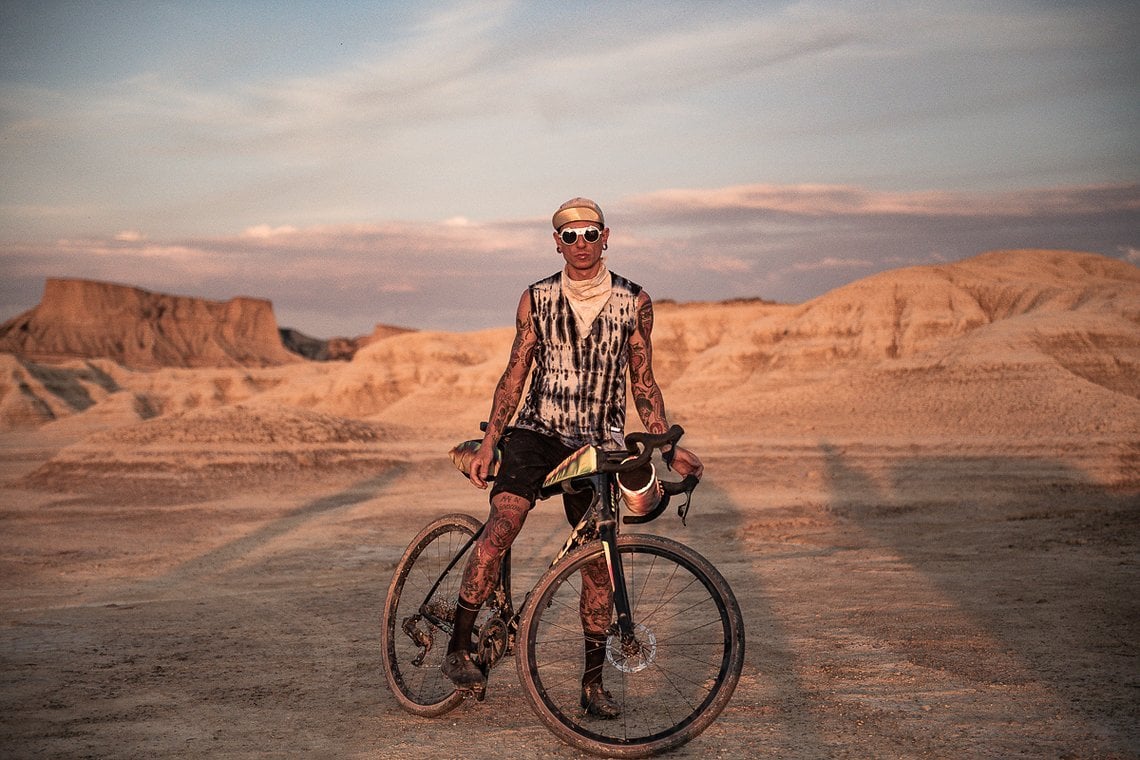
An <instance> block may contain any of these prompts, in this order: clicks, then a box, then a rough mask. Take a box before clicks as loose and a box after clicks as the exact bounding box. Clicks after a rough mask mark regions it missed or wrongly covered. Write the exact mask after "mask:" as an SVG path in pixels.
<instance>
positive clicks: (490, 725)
mask: <svg viewBox="0 0 1140 760" xmlns="http://www.w3.org/2000/svg"><path fill="white" fill-rule="evenodd" d="M942 274H945V273H940V272H932V271H930V270H926V269H924V270H922V271H917V272H916V271H911V270H902V271H900V272H898V273H895V274H894V275H893V276H891V277H883V278H874V279H872V280H869V281H861V282H860V283H855V284H854V285H853V286H851V287H850V288H848V289H844V290H843V291H842V292H840V291H835V292H833V293H832V294H828V296H824V297H822V298H821V299H819V300H818V302H815V303H809V304H804V305H800V306H795V307H793V306H781V305H773V304H766V303H763V302H742V303H731V304H712V305H703V304H701V305H685V304H662V305H660V307H659V309H658V325H657V328H656V330H655V348H656V350H657V352H658V355H659V361H658V366H659V373H658V374H659V376H660V380H661V382H662V385H663V387H664V391H665V396H666V401H667V403H668V405H669V408H670V410H671V416H672V417H673V419H674V421H677V422H680V423H681V424H682V425H683V426H685V428H686V429H687V431H688V434H687V436H686V442H687V444H688V445H689V446H690V447H691V448H693V449H694V450H695V451H697V452H698V453H699V454H700V455H701V457H702V459H703V460H704V462H705V464H706V477H705V479H704V481H703V482H702V484H701V486H700V487H699V488H698V490H697V492H696V494H695V498H694V507H693V509H692V511H691V512H690V516H689V520H688V525H687V526H682V525H681V523H680V521H679V520H678V519H677V517H676V515H675V514H671V513H667V514H665V515H663V516H662V517H661V518H659V519H658V520H656V521H655V522H653V523H651V524H649V525H648V526H643V527H640V528H638V530H641V531H645V532H654V533H660V534H663V535H667V536H669V537H672V538H674V539H677V540H681V541H683V542H685V543H687V544H689V545H690V546H692V547H694V548H695V549H697V550H698V551H699V552H701V553H702V554H704V555H705V556H707V557H708V558H710V559H711V560H712V561H713V562H714V563H715V564H716V565H717V567H718V568H719V569H720V570H721V572H722V573H723V574H724V575H725V577H726V578H727V579H728V581H729V582H730V583H731V585H732V587H733V589H734V590H735V593H736V595H737V598H738V600H739V602H740V605H741V608H742V610H743V613H744V619H745V626H746V634H747V657H746V662H745V667H744V673H743V676H742V678H741V681H740V684H739V686H738V688H737V690H736V693H735V696H734V697H733V699H732V701H731V703H730V704H729V706H728V707H727V708H726V710H725V711H724V712H723V713H722V714H721V716H720V718H719V719H718V720H717V721H716V722H715V723H714V724H713V725H712V727H710V728H709V729H708V730H707V731H706V732H704V733H703V734H702V735H701V736H699V737H697V738H696V739H695V740H693V741H692V742H690V743H689V744H687V745H685V746H684V747H682V748H680V749H678V750H676V751H674V752H672V753H670V754H669V756H671V757H678V758H705V757H709V758H712V757H725V758H728V757H760V756H763V757H780V758H785V757H786V758H837V757H851V758H867V757H891V758H896V757H897V758H920V757H921V758H929V757H934V758H962V757H985V758H1011V757H1032V758H1038V757H1050V758H1053V757H1055V758H1137V757H1140V720H1138V715H1140V709H1138V707H1140V658H1138V654H1140V652H1138V650H1140V596H1138V595H1137V593H1136V589H1137V588H1138V587H1140V560H1138V557H1140V554H1138V549H1140V380H1138V379H1137V378H1138V377H1140V271H1138V270H1136V269H1135V267H1129V266H1128V265H1125V264H1120V265H1119V266H1117V265H1116V264H1115V263H1114V264H1111V265H1109V264H1107V263H1105V261H1104V260H1103V259H1101V258H1100V257H1090V256H1089V255H1086V254H1065V255H1055V256H1050V257H1045V256H1044V255H1043V254H1041V255H1038V254H1031V253H1028V252H1018V253H1015V254H1009V255H1004V256H997V257H991V258H981V259H977V260H971V261H969V262H966V263H965V264H963V265H962V266H960V267H958V268H954V267H949V268H948V274H947V275H946V276H945V277H942V278H941V279H939V278H940V277H941V275H942ZM971 278H973V279H971ZM946 282H950V283H951V285H948V286H945V288H943V285H939V283H946ZM971 283H974V284H971ZM978 283H981V284H978ZM939 288H943V289H942V290H939ZM946 288H950V289H949V290H947V289H946ZM962 292H966V293H968V294H971V295H970V298H972V299H973V301H972V303H973V304H974V306H975V307H976V310H975V311H971V310H970V309H969V308H967V306H966V305H964V304H965V303H966V301H968V300H969V298H966V297H965V296H962V295H961V294H962ZM900 293H901V294H904V295H900ZM955 299H959V300H957V301H956V300H955ZM852 304H857V305H858V307H857V308H856V307H853V306H852ZM880 307H881V308H880ZM979 314H980V315H981V316H979ZM853 326H857V327H858V329H855V327H853ZM510 337H511V333H510V330H509V329H504V330H492V331H486V332H482V333H473V334H467V335H459V334H440V333H406V334H399V335H394V336H392V337H390V338H386V339H384V340H380V341H378V342H375V343H373V344H371V345H368V346H366V347H365V348H363V349H361V350H360V352H359V353H357V355H356V356H355V357H354V358H353V360H352V361H351V362H339V363H316V362H299V363H289V364H284V365H279V366H267V367H258V368H250V367H244V368H242V367H239V368H234V367H223V368H202V367H197V368H159V369H154V368H149V369H131V368H128V367H125V366H123V365H122V364H119V363H117V362H114V361H111V360H109V359H91V358H87V359H72V360H68V361H59V362H54V363H44V362H42V361H41V360H39V359H37V360H35V361H33V360H31V359H29V358H27V357H26V356H20V355H19V354H18V353H11V354H7V355H0V360H3V361H5V362H6V363H5V364H4V369H5V377H6V378H7V380H6V382H7V385H2V386H0V412H2V413H3V414H4V415H5V416H4V420H5V426H4V428H3V429H2V430H0V520H2V523H0V524H2V526H3V536H4V540H3V551H2V552H0V579H2V580H3V583H2V587H0V658H2V663H3V664H2V667H0V673H2V676H0V749H2V751H3V754H4V755H5V756H6V757H18V758H25V757H27V758H31V757H51V758H70V757H115V758H154V757H195V758H197V757H354V758H405V757H439V758H463V757H471V756H478V755H493V756H496V757H515V758H540V757H541V758H547V757H555V758H570V757H578V756H579V754H578V753H577V752H576V751H574V750H572V749H570V748H569V747H567V746H564V745H562V744H560V743H559V742H558V741H557V740H556V739H555V738H554V737H553V736H552V735H551V734H549V733H548V732H547V731H546V730H545V729H544V728H543V727H542V726H541V724H540V723H539V721H538V719H537V718H536V717H535V716H534V715H532V714H531V713H530V711H529V708H528V707H527V705H526V702H525V699H524V697H523V696H522V694H521V692H520V689H519V686H518V681H517V678H516V676H515V673H514V667H513V662H512V661H511V660H505V661H504V662H503V663H501V664H500V666H499V667H498V668H497V669H496V670H495V671H493V672H492V674H491V678H490V684H489V693H488V697H487V699H486V701H484V702H482V703H474V702H467V703H464V704H463V705H461V706H460V707H459V708H458V709H457V710H455V711H454V712H452V713H451V714H448V715H447V716H444V717H442V718H436V719H423V718H416V717H413V716H410V715H408V714H405V713H403V712H402V711H401V710H400V708H399V706H398V705H397V703H396V701H395V699H394V698H393V697H392V696H391V694H390V693H389V692H388V689H387V686H386V683H385V681H384V676H383V672H382V670H381V654H380V648H379V627H378V625H379V616H380V609H381V605H382V603H383V598H384V594H385V591H386V588H387V585H388V582H389V580H390V577H391V573H392V570H393V568H394V566H395V564H396V562H397V561H398V559H399V557H400V555H401V553H402V552H403V550H404V548H405V547H406V545H407V543H408V542H409V541H410V540H411V539H412V537H413V536H414V535H415V534H416V532H417V531H418V530H419V528H420V527H421V526H422V525H423V524H425V523H427V522H428V521H429V520H430V519H432V518H434V517H436V516H438V515H441V514H444V513H447V512H453V511H463V512H469V513H471V514H473V515H476V516H479V517H483V516H484V515H485V512H486V500H485V498H486V497H485V494H483V493H482V492H479V491H477V490H476V489H474V488H472V487H471V486H470V485H469V484H468V483H467V482H466V481H465V480H464V479H463V478H462V477H461V476H460V475H459V474H458V473H457V471H456V470H455V469H454V467H453V466H452V464H451V463H450V461H449V460H448V458H447V456H446V452H447V449H448V448H449V447H450V446H451V445H452V444H454V443H456V442H458V441H460V440H462V439H464V438H471V437H475V436H476V435H477V424H478V422H479V420H480V419H481V418H482V415H484V414H485V413H486V410H487V408H488V406H489V402H490V393H491V391H492V389H493V386H494V382H495V380H496V379H497V375H498V372H501V370H502V367H503V365H504V364H505V359H506V352H507V347H508V346H509V342H510ZM626 530H627V532H629V530H630V529H629V528H627V529H626ZM565 531H566V526H565V524H564V519H563V517H562V514H561V508H560V506H559V505H558V504H556V503H552V502H545V503H541V504H539V505H538V506H537V507H536V509H535V510H534V511H533V512H532V514H531V516H530V518H529V519H528V522H527V525H526V527H525V529H524V531H523V535H522V537H521V538H520V539H519V543H518V544H516V548H515V551H514V568H515V590H516V594H521V593H522V591H523V590H525V589H526V588H528V587H529V585H528V583H529V582H533V581H534V580H535V579H536V577H537V574H538V572H539V571H541V570H542V569H544V568H545V566H546V564H547V562H548V561H549V558H550V557H551V556H552V554H553V552H554V551H555V550H556V548H557V547H558V546H559V545H560V544H561V542H562V540H563V538H564V535H565Z"/></svg>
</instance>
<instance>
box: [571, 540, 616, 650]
mask: <svg viewBox="0 0 1140 760" xmlns="http://www.w3.org/2000/svg"><path fill="white" fill-rule="evenodd" d="M581 574H582V595H581V596H580V597H579V599H578V611H579V613H580V614H581V615H582V630H583V631H584V632H585V633H587V634H590V635H594V636H603V637H604V636H605V635H606V629H607V628H609V627H610V620H611V619H612V618H613V609H614V599H613V589H611V588H610V574H609V568H608V567H607V566H606V560H605V558H604V557H598V559H596V560H595V561H593V562H591V563H590V564H588V565H585V566H583V567H582V570H581Z"/></svg>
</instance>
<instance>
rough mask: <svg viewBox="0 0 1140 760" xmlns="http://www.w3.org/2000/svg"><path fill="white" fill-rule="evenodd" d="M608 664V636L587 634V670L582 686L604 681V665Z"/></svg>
mask: <svg viewBox="0 0 1140 760" xmlns="http://www.w3.org/2000/svg"><path fill="white" fill-rule="evenodd" d="M605 664H606V637H605V636H597V635H595V634H592V633H587V634H586V670H585V671H584V672H583V673H582V687H583V688H585V687H586V686H589V685H590V684H592V683H601V682H602V666H603V665H605Z"/></svg>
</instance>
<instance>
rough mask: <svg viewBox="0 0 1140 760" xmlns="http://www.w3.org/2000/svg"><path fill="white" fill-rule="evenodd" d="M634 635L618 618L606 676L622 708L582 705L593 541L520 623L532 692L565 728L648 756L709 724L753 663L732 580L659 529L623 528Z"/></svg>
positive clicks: (590, 741) (625, 752)
mask: <svg viewBox="0 0 1140 760" xmlns="http://www.w3.org/2000/svg"><path fill="white" fill-rule="evenodd" d="M618 553H619V555H620V557H621V562H622V568H623V570H624V574H625V583H626V590H627V593H628V596H629V600H630V606H631V608H632V609H631V613H632V620H633V624H634V635H633V636H632V637H630V638H629V639H628V640H623V639H622V637H621V635H620V634H618V633H617V632H616V630H614V629H615V627H614V626H611V634H612V635H610V636H609V638H608V641H607V644H606V665H605V666H603V682H604V685H605V688H606V689H607V690H608V691H609V692H610V693H611V694H612V696H613V699H614V700H615V701H616V702H617V704H618V705H619V706H620V708H621V714H620V715H619V716H618V717H617V718H614V719H610V720H603V719H599V718H595V717H593V716H592V715H589V714H588V713H587V712H586V711H585V710H584V709H583V708H582V706H581V702H580V698H581V678H582V670H583V633H582V623H581V613H580V610H579V597H580V593H581V588H582V582H581V576H580V573H579V571H580V570H581V569H582V567H583V566H585V565H587V564H589V563H590V562H596V561H598V559H599V557H601V556H602V554H603V550H602V545H601V543H599V542H593V543H591V544H588V545H587V546H584V547H582V548H581V549H579V550H577V551H575V552H574V553H572V554H570V555H568V556H567V557H566V558H565V559H563V561H561V562H559V563H558V564H557V565H555V566H554V567H552V568H551V569H550V570H548V571H547V572H546V574H545V575H544V576H543V577H542V579H541V580H539V582H538V585H537V586H536V587H535V590H534V592H533V593H532V594H531V596H530V599H529V600H528V602H527V605H526V607H525V609H524V610H523V614H522V620H521V622H520V626H519V637H520V644H519V647H518V658H517V665H518V671H519V679H520V680H521V681H522V683H523V685H524V687H525V692H526V695H527V699H528V700H529V701H530V703H531V706H532V707H533V708H534V711H535V712H536V713H537V714H538V716H539V718H540V719H541V720H542V721H543V723H545V724H546V726H547V727H548V728H549V729H550V730H551V731H553V732H554V734H555V735H557V736H558V737H559V738H560V739H562V740H563V741H565V742H566V743H567V744H570V745H571V746H574V747H577V748H578V749H581V750H584V751H586V752H592V753H595V754H602V755H608V756H611V757H647V756H650V755H654V754H657V753H659V752H664V751H665V750H668V749H671V748H673V747H677V746H679V745H681V744H684V743H685V742H687V741H689V740H690V739H692V738H693V737H694V736H697V735H698V734H700V733H701V732H702V731H704V730H705V729H706V728H708V726H709V724H711V723H712V722H713V720H715V719H716V716H717V715H719V714H720V712H721V710H723V709H724V707H725V705H727V704H728V701H729V699H730V698H731V697H732V693H733V691H734V690H735V689H736V684H737V682H738V681H739V679H740V672H741V669H742V667H743V665H744V621H743V618H742V616H741V614H740V607H739V605H738V604H737V602H736V598H735V596H733V593H732V589H731V588H730V587H729V585H728V583H727V581H725V580H724V578H723V577H722V576H721V574H720V573H719V572H717V570H716V568H715V567H713V566H712V564H710V563H709V562H708V560H706V559H705V558H704V557H702V556H701V555H700V554H698V553H697V552H695V551H693V550H692V549H690V548H688V547H687V546H684V545H683V544H679V543H677V542H675V541H670V540H669V539H666V538H662V537H660V536H652V535H629V536H622V537H620V538H618Z"/></svg>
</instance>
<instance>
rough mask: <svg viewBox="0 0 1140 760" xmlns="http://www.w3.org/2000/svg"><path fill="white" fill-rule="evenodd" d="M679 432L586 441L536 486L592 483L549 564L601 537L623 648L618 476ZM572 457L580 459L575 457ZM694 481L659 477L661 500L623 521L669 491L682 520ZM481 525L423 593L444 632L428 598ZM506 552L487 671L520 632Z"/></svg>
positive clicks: (615, 629)
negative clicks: (603, 443)
mask: <svg viewBox="0 0 1140 760" xmlns="http://www.w3.org/2000/svg"><path fill="white" fill-rule="evenodd" d="M683 434H684V430H683V429H682V428H681V426H680V425H674V426H673V427H672V428H670V429H669V431H668V432H666V433H662V434H659V435H650V434H648V433H630V434H629V435H627V436H626V450H625V451H616V452H613V451H603V450H601V449H598V448H596V447H592V446H584V447H583V448H582V449H579V451H578V452H576V453H575V454H574V455H572V456H571V457H569V458H568V459H567V460H566V461H565V462H563V464H562V465H560V466H559V467H557V468H555V470H554V471H553V472H552V473H551V474H550V476H548V477H547V480H546V482H545V483H544V484H543V487H542V490H541V492H540V498H543V499H545V498H549V497H551V496H554V495H556V494H558V493H562V492H567V493H580V492H581V491H582V490H583V489H591V490H592V491H593V494H594V496H593V500H592V501H591V503H590V506H589V508H588V509H586V511H585V513H584V514H583V515H582V518H581V519H580V520H579V521H578V523H577V524H576V525H575V526H574V527H573V528H571V530H570V534H569V536H568V537H567V539H566V542H565V543H564V544H563V545H562V548H561V550H559V552H558V553H557V554H556V555H555V557H554V559H553V560H552V561H551V563H550V567H553V566H554V565H556V564H558V562H559V561H560V560H561V559H562V558H563V557H565V556H566V555H567V554H569V553H570V552H571V551H572V550H573V549H575V548H576V547H578V546H581V545H584V544H586V543H588V542H589V541H592V540H595V539H596V540H599V541H601V543H602V548H603V553H604V555H605V559H606V567H607V569H608V573H609V580H610V588H611V590H612V593H613V597H612V599H613V608H614V612H615V615H616V621H615V622H614V623H613V624H611V627H610V634H611V635H617V636H618V637H619V638H620V641H621V646H622V648H623V649H625V650H631V649H636V648H637V641H636V630H635V629H636V623H635V621H634V620H633V616H632V612H631V608H630V600H629V597H628V595H627V593H626V584H625V573H624V571H623V569H622V561H621V555H620V553H619V552H618V549H617V537H618V521H617V516H618V514H619V512H620V508H619V506H618V500H619V499H620V498H621V495H620V490H619V488H618V479H617V478H618V475H619V474H621V473H625V472H632V471H634V470H637V469H639V468H642V467H644V466H645V465H647V464H648V463H649V461H650V459H651V457H652V456H653V452H654V451H655V450H658V449H660V448H662V447H663V446H669V445H672V446H675V445H676V444H677V441H678V440H680V438H681V436H682V435H683ZM576 459H577V460H579V461H577V462H575V460H576ZM582 460H585V462H586V466H585V467H584V468H583V467H581V465H582ZM575 465H578V467H577V469H578V470H581V469H585V470H586V471H585V472H583V473H582V474H575V469H576V468H575ZM698 482H699V481H698V479H697V478H696V477H695V476H692V475H689V476H687V477H686V478H685V479H683V480H681V481H678V482H670V481H662V482H661V486H662V491H663V493H662V496H661V500H660V502H658V504H657V505H656V506H655V507H654V508H653V509H652V510H650V511H649V512H648V513H646V514H644V515H628V514H627V515H625V516H624V518H623V521H624V522H625V523H627V524H641V523H647V522H650V521H651V520H654V519H656V518H657V517H659V516H660V515H661V514H662V513H663V512H664V511H665V510H666V509H667V508H668V506H669V503H670V497H672V496H676V495H679V494H684V495H685V500H684V502H683V503H682V504H680V505H679V506H678V508H677V514H678V515H679V516H680V518H681V522H682V524H684V522H685V519H686V517H687V515H688V511H689V506H690V503H691V500H692V493H693V489H695V488H696V486H697V483H698ZM484 527H485V524H484V525H483V526H481V527H480V528H479V530H478V531H476V532H475V534H474V535H473V536H471V538H470V539H468V540H467V543H466V544H465V545H464V546H463V548H462V549H461V550H460V551H459V552H458V553H456V555H455V556H454V557H453V558H452V560H451V562H449V563H448V565H447V567H445V568H444V570H443V572H441V573H440V575H439V578H437V579H436V582H435V584H434V585H433V586H432V587H431V590H430V591H429V592H428V593H427V595H426V596H425V598H424V601H423V602H422V603H421V604H420V606H419V614H420V615H421V616H423V618H425V619H427V620H428V622H430V623H431V624H432V625H434V626H436V627H437V628H439V629H441V630H443V631H446V632H448V633H450V632H451V631H452V629H453V623H452V621H451V620H450V619H448V618H445V617H443V616H442V615H441V614H440V612H439V611H437V610H435V609H433V608H432V605H431V604H430V600H431V599H432V598H433V597H434V596H435V593H436V591H437V590H438V589H439V586H440V584H441V583H443V581H444V579H445V578H446V577H447V576H448V575H449V574H450V573H451V571H452V570H453V569H454V568H455V566H456V565H457V564H458V563H459V560H460V559H462V558H464V557H466V556H467V552H468V551H470V549H471V546H472V545H473V544H474V543H475V541H477V540H478V538H479V536H480V535H482V533H483V529H484ZM510 557H511V551H510V549H509V548H508V549H507V551H506V552H505V553H504V555H503V560H502V564H501V566H500V568H499V582H498V583H497V584H496V585H495V588H494V590H493V591H492V592H491V596H492V597H493V598H494V602H493V604H492V606H493V607H494V608H495V609H496V610H497V613H495V614H493V615H492V617H491V619H490V620H489V621H487V623H485V624H484V626H483V627H484V628H486V627H487V624H488V623H491V622H492V621H494V620H496V619H498V620H502V621H503V622H504V623H505V624H506V631H505V633H506V639H505V640H502V641H497V642H496V641H494V640H492V639H491V637H490V636H488V635H487V634H488V632H487V631H485V630H481V631H479V649H478V650H477V652H478V654H479V655H480V656H481V659H482V660H483V662H482V668H483V670H484V672H485V673H486V672H487V671H488V670H490V668H491V666H492V665H494V664H495V662H497V661H498V660H499V659H500V658H501V657H502V656H503V655H504V654H505V653H506V652H507V651H509V650H510V649H512V648H513V646H512V645H513V643H514V641H515V638H516V635H517V633H518V623H519V614H518V612H517V611H516V610H515V608H514V601H513V598H512V594H511V560H510ZM524 605H525V600H524ZM520 609H521V608H520ZM414 625H415V619H414V617H413V618H408V619H407V620H405V621H404V624H403V629H404V632H405V633H407V634H409V635H412V634H411V631H410V630H409V628H410V627H414ZM494 627H495V626H494V625H492V628H494ZM413 638H414V637H413ZM430 647H431V644H430V643H428V644H426V647H425V650H424V651H423V652H422V653H421V655H426V654H427V650H428V649H430ZM477 696H480V697H481V696H482V695H481V694H478V695H477Z"/></svg>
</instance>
